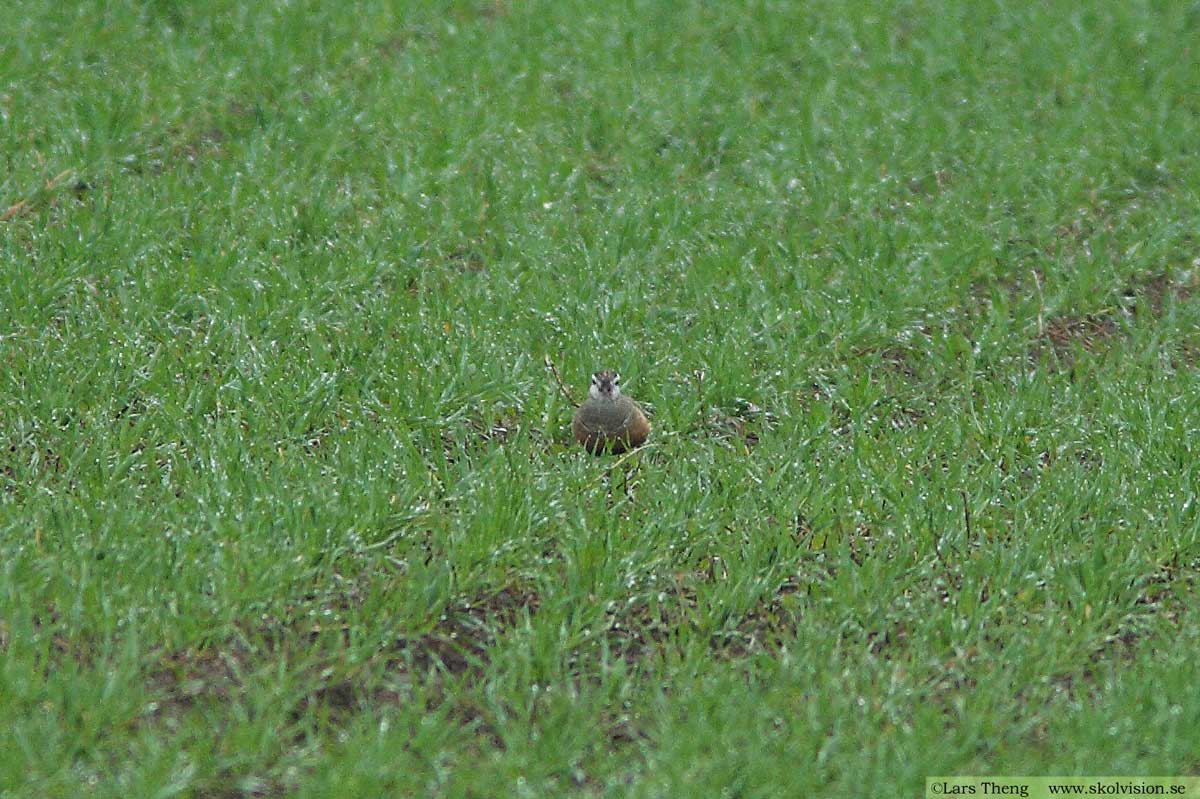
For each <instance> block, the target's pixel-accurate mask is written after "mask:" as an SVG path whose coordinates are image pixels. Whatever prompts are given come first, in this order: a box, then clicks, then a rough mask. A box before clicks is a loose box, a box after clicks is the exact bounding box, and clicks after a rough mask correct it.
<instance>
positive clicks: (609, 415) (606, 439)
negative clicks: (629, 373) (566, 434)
mask: <svg viewBox="0 0 1200 799" xmlns="http://www.w3.org/2000/svg"><path fill="white" fill-rule="evenodd" d="M571 432H572V433H574V434H575V440H576V441H578V442H579V443H580V444H582V445H583V448H584V449H586V450H587V451H588V452H590V453H592V454H593V455H603V454H606V453H611V454H613V455H619V454H620V453H622V452H626V451H628V450H631V449H636V448H638V447H640V446H641V445H642V444H644V443H646V439H647V438H649V437H650V422H648V421H646V414H644V413H642V409H641V408H640V407H638V404H637V403H636V402H634V401H633V399H632V398H630V397H627V396H626V395H624V394H622V393H621V376H620V375H619V374H617V373H616V372H615V371H613V370H612V369H601V370H600V371H599V372H594V373H593V374H592V385H591V386H590V387H589V388H588V398H587V401H586V402H584V403H583V404H582V405H580V406H579V408H578V409H577V410H576V411H575V418H574V419H573V420H572V421H571Z"/></svg>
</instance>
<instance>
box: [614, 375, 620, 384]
mask: <svg viewBox="0 0 1200 799" xmlns="http://www.w3.org/2000/svg"><path fill="white" fill-rule="evenodd" d="M620 382H621V376H620V375H613V383H614V384H616V383H620Z"/></svg>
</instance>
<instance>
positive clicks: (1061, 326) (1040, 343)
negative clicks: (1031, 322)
mask: <svg viewBox="0 0 1200 799" xmlns="http://www.w3.org/2000/svg"><path fill="white" fill-rule="evenodd" d="M1198 288H1200V286H1198V285H1197V278H1196V277H1195V276H1193V277H1192V278H1191V279H1190V280H1189V281H1188V282H1186V283H1178V282H1176V281H1174V280H1172V278H1171V277H1170V275H1168V274H1166V273H1159V274H1155V275H1151V276H1149V277H1139V278H1135V279H1134V280H1132V281H1130V283H1129V284H1128V285H1126V286H1125V287H1124V288H1123V289H1122V290H1121V292H1120V297H1121V299H1122V301H1123V304H1124V306H1125V308H1126V310H1127V312H1128V313H1129V314H1132V315H1134V316H1136V315H1138V314H1145V315H1146V318H1147V319H1149V320H1151V321H1153V320H1156V319H1159V318H1161V317H1162V316H1163V315H1164V314H1165V313H1166V312H1167V310H1168V308H1169V307H1170V305H1171V304H1172V303H1173V302H1184V301H1186V300H1188V299H1190V298H1191V297H1192V296H1193V295H1194V294H1195V293H1196V291H1197V289H1198ZM1120 316H1121V313H1120V312H1119V311H1115V310H1107V311H1103V312H1099V313H1091V314H1083V315H1072V314H1063V315H1060V316H1056V317H1053V318H1051V319H1050V320H1048V321H1047V322H1046V323H1045V325H1044V326H1043V328H1042V330H1041V331H1040V332H1039V334H1038V336H1037V337H1036V339H1035V340H1034V342H1033V344H1032V345H1031V346H1030V347H1029V358H1030V359H1031V360H1033V361H1041V360H1043V359H1048V360H1049V361H1051V363H1052V364H1053V365H1054V366H1057V367H1058V368H1062V369H1070V368H1071V367H1072V366H1074V364H1075V361H1076V357H1077V355H1078V353H1079V351H1081V350H1082V351H1083V352H1087V353H1098V352H1102V351H1104V350H1105V349H1106V348H1108V347H1110V346H1112V345H1113V344H1114V343H1116V342H1117V341H1118V340H1119V339H1121V338H1123V337H1124V336H1125V334H1124V333H1123V331H1122V329H1121V325H1120V323H1119V319H1120Z"/></svg>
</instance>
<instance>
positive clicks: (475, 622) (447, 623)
mask: <svg viewBox="0 0 1200 799" xmlns="http://www.w3.org/2000/svg"><path fill="white" fill-rule="evenodd" d="M351 601H354V600H351ZM539 605H540V598H539V597H538V595H537V594H536V593H535V592H533V591H532V590H530V589H527V588H521V587H506V588H502V589H500V590H498V591H491V592H487V593H482V594H479V595H477V596H474V597H471V598H469V599H466V600H461V601H459V602H457V603H455V604H454V605H453V606H452V607H451V608H450V609H448V610H447V611H446V612H445V613H444V614H442V616H441V618H439V620H438V622H437V623H436V624H435V625H434V627H433V629H431V630H429V631H428V632H423V633H416V634H413V635H400V636H398V637H397V638H396V639H395V641H394V643H393V644H392V645H391V646H389V647H387V648H385V649H382V650H380V651H379V652H378V653H377V654H376V655H375V656H374V658H373V661H372V662H371V663H368V664H367V665H368V666H382V671H383V677H382V679H371V680H368V681H365V682H363V681H359V680H357V679H355V678H353V677H345V676H336V671H335V670H334V669H332V668H326V667H324V666H326V665H327V664H321V663H315V664H313V665H311V666H308V667H306V668H307V670H308V671H309V672H311V673H310V674H308V675H307V676H306V677H305V679H307V680H308V682H309V684H311V686H312V688H311V690H310V691H308V692H307V693H305V694H304V695H303V696H302V697H301V698H300V700H299V701H298V703H297V705H296V707H295V708H294V709H293V711H292V714H291V715H292V718H293V720H299V719H300V718H302V717H303V716H305V715H306V714H308V713H315V714H317V715H320V716H323V717H325V718H327V719H329V720H330V721H331V722H334V723H342V722H344V721H345V720H346V719H348V718H349V717H350V716H352V715H354V714H355V713H357V712H359V711H361V710H364V709H368V708H378V707H381V706H386V705H397V704H401V703H403V702H406V701H409V699H410V695H409V692H407V691H405V690H404V686H410V687H411V686H413V685H414V684H417V683H420V684H421V685H422V687H423V688H424V689H425V695H426V696H427V697H429V696H432V697H434V698H435V701H434V702H433V705H435V706H436V705H440V704H441V702H442V701H445V692H444V690H443V688H444V685H445V683H446V682H447V681H448V680H450V679H453V678H459V677H470V676H472V675H477V674H481V673H482V672H483V670H484V669H485V668H486V665H487V659H488V654H487V653H488V649H489V648H490V647H491V646H493V645H494V644H495V643H496V641H497V639H498V638H499V636H501V635H503V634H504V632H505V631H506V630H509V629H512V628H513V627H515V626H516V625H517V624H518V622H519V621H520V620H521V619H523V618H524V617H525V614H528V615H529V616H533V615H535V614H536V613H537V609H538V606H539ZM328 634H329V632H328V631H313V630H311V628H310V629H307V630H306V629H302V628H301V627H300V624H299V622H297V621H294V620H288V621H275V622H270V623H268V625H267V626H266V628H265V629H261V630H258V631H256V632H255V633H253V634H251V635H247V636H245V637H244V638H241V639H239V640H230V641H227V642H225V643H224V644H222V645H219V646H216V647H213V648H205V649H187V650H176V651H170V652H164V653H160V654H159V655H158V656H157V657H156V658H155V659H154V662H155V666H154V667H153V669H152V670H151V671H150V672H149V673H148V674H147V678H146V679H147V683H148V687H149V688H150V693H151V695H153V696H156V697H157V700H156V701H155V702H154V703H153V704H152V705H151V709H150V713H149V714H148V715H149V719H150V720H162V719H169V718H171V717H174V716H179V715H182V714H184V713H186V712H187V711H189V710H191V709H192V708H193V707H194V706H196V705H197V704H200V703H203V702H210V703H226V702H230V701H235V700H236V699H237V697H238V696H239V695H240V694H241V693H242V691H243V690H244V688H245V677H246V675H248V674H253V673H255V672H256V671H258V670H259V669H261V668H262V667H264V666H266V665H268V664H271V663H275V662H277V661H279V660H280V659H285V660H288V661H302V660H303V659H304V658H303V655H304V654H305V653H306V652H308V651H310V650H311V649H312V647H314V646H315V645H316V644H317V643H318V641H319V640H320V639H321V638H322V636H327V635H328ZM335 635H340V636H342V637H343V638H346V637H348V635H349V633H348V631H347V630H345V629H343V630H340V631H339V632H337V633H335ZM251 642H253V643H251ZM343 644H348V641H345V642H343ZM357 673H360V674H375V675H376V677H377V676H378V670H375V669H372V668H360V669H358V670H357ZM438 697H440V698H438ZM450 711H451V713H450V714H451V715H452V716H453V715H455V714H456V713H457V714H458V715H459V716H461V717H462V718H463V719H464V720H465V721H470V720H471V719H472V718H473V716H472V713H471V712H470V711H469V710H468V709H465V708H463V709H460V708H457V707H452V708H451V709H450ZM460 711H461V712H460ZM476 726H478V725H476Z"/></svg>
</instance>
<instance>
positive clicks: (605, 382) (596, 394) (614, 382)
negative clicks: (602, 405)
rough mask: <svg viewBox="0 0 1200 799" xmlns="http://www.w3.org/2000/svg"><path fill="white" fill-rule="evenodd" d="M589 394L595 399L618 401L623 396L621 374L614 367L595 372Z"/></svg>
mask: <svg viewBox="0 0 1200 799" xmlns="http://www.w3.org/2000/svg"><path fill="white" fill-rule="evenodd" d="M588 396H589V397H591V398H592V399H595V400H608V401H609V402H613V401H616V400H617V399H618V398H619V397H620V396H621V376H620V375H619V374H617V373H616V372H614V371H613V370H612V369H601V370H600V371H599V372H593V373H592V385H591V387H589V388H588Z"/></svg>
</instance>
